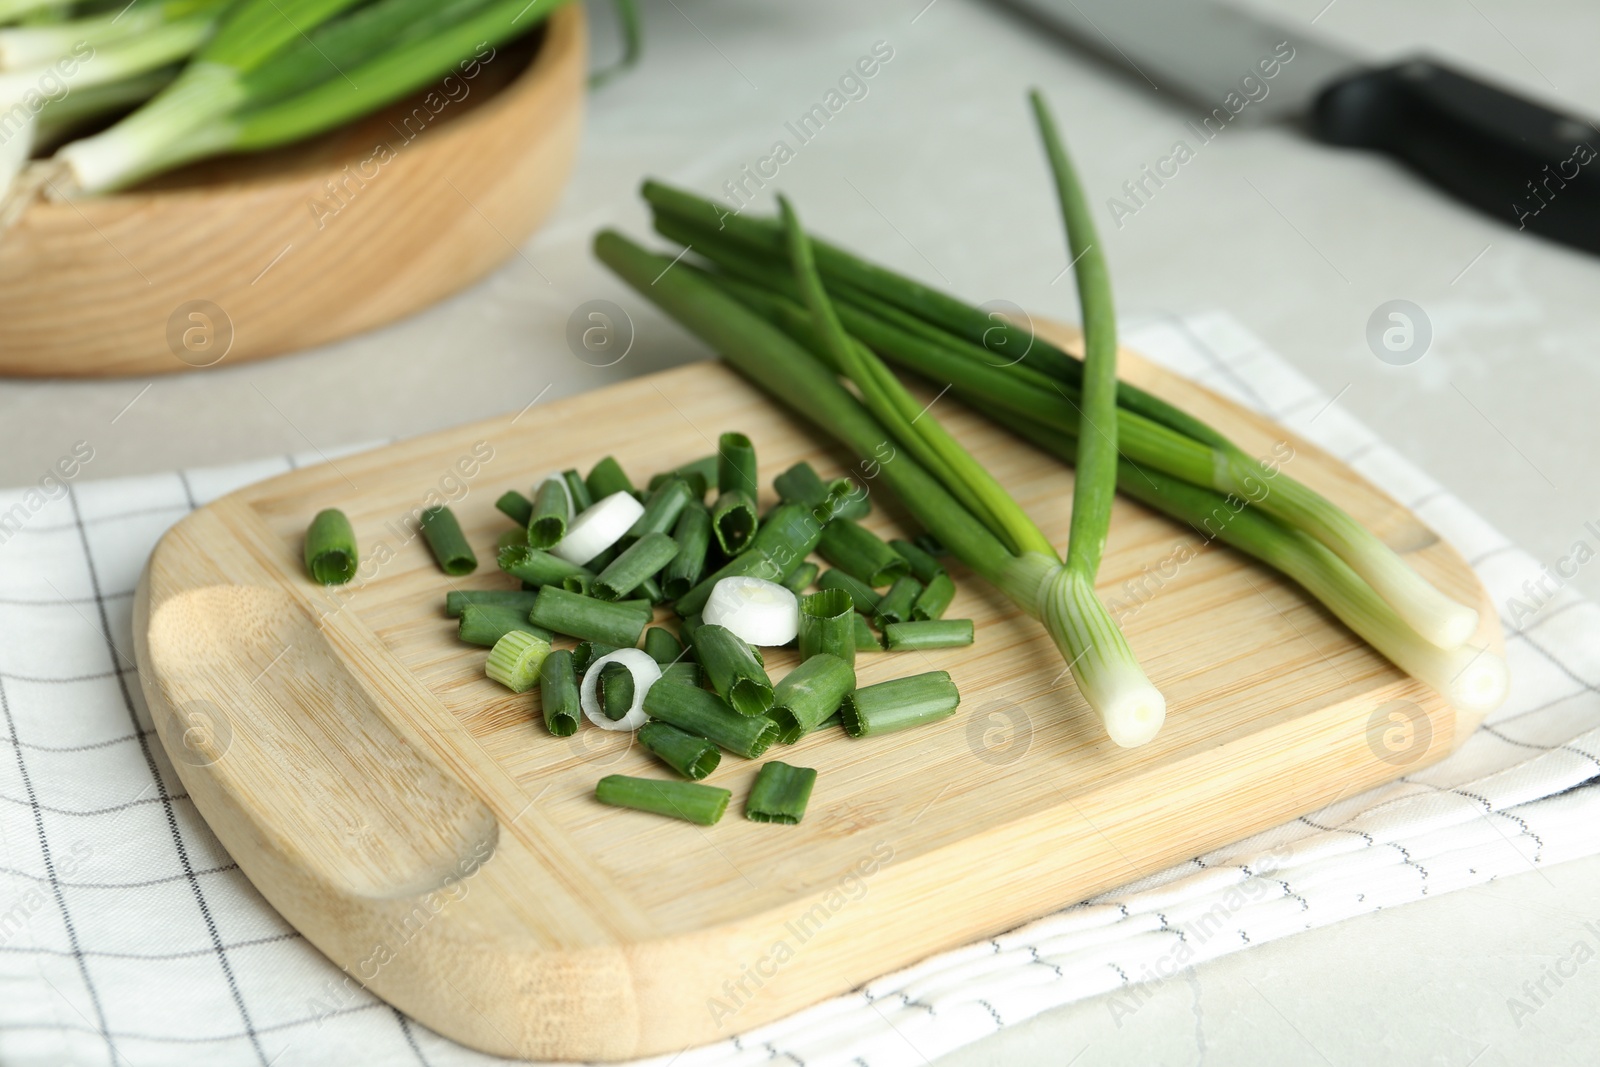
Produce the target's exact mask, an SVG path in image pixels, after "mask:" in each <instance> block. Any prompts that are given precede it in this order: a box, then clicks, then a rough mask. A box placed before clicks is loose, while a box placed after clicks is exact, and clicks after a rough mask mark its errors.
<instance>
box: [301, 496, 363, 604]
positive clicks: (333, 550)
mask: <svg viewBox="0 0 1600 1067" xmlns="http://www.w3.org/2000/svg"><path fill="white" fill-rule="evenodd" d="M305 555H306V570H308V571H310V572H311V577H312V578H314V579H315V580H317V581H319V582H321V583H322V584H323V585H343V584H344V583H345V582H348V581H349V580H350V579H351V578H354V577H355V575H356V564H357V562H358V557H357V554H356V532H355V531H354V530H352V529H351V528H350V520H349V519H347V518H345V515H344V512H342V511H340V510H339V509H338V508H327V509H325V510H323V511H319V512H317V517H316V518H314V519H312V520H311V527H310V528H309V529H308V530H306V553H305Z"/></svg>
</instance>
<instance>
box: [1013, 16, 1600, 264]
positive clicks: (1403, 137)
mask: <svg viewBox="0 0 1600 1067" xmlns="http://www.w3.org/2000/svg"><path fill="white" fill-rule="evenodd" d="M1005 2H1006V3H1008V4H1009V5H1010V6H1012V7H1015V8H1019V9H1022V10H1024V11H1026V12H1028V13H1029V14H1032V15H1033V16H1035V17H1036V18H1038V19H1039V20H1041V21H1043V22H1044V23H1046V24H1047V25H1049V26H1052V27H1054V28H1056V29H1058V30H1059V31H1061V32H1062V33H1064V34H1065V35H1066V36H1067V37H1069V38H1070V39H1072V40H1073V41H1074V42H1075V43H1077V44H1078V45H1080V46H1081V47H1083V48H1086V49H1088V50H1089V51H1091V52H1094V53H1096V54H1098V55H1099V56H1101V57H1102V58H1104V59H1106V60H1108V61H1110V62H1111V63H1113V64H1115V65H1117V66H1120V67H1122V68H1124V69H1125V70H1126V71H1127V72H1128V73H1129V74H1130V76H1132V77H1133V78H1134V79H1135V80H1138V81H1142V82H1145V83H1148V84H1149V85H1150V86H1151V87H1152V88H1154V89H1155V90H1157V91H1159V92H1162V93H1170V94H1173V95H1174V96H1176V97H1181V98H1184V99H1186V100H1187V101H1189V102H1190V103H1192V104H1194V105H1197V106H1198V107H1199V109H1200V113H1201V114H1202V115H1204V116H1205V118H1203V119H1202V120H1201V121H1202V122H1204V123H1206V125H1207V126H1208V127H1215V128H1219V129H1220V128H1222V127H1225V126H1228V125H1245V124H1252V123H1260V122H1270V121H1279V120H1285V119H1300V120H1303V122H1304V124H1305V126H1306V128H1307V129H1308V130H1309V132H1310V133H1311V134H1312V135H1313V136H1314V137H1316V138H1318V139H1319V140H1321V141H1324V142H1326V143H1328V144H1334V145H1341V146H1345V147H1352V148H1364V149H1368V150H1371V151H1377V152H1381V153H1384V154H1386V155H1388V156H1390V157H1392V158H1393V159H1395V160H1396V161H1398V162H1400V163H1403V164H1405V165H1406V166H1408V167H1409V168H1410V169H1411V170H1412V171H1413V172H1415V173H1417V174H1419V175H1421V176H1422V177H1424V178H1427V179H1428V180H1430V181H1431V182H1433V183H1434V184H1435V185H1437V186H1438V187H1440V188H1442V189H1444V190H1445V191H1446V192H1449V193H1451V194H1452V195H1454V196H1455V197H1456V198H1458V199H1459V200H1461V201H1462V202H1464V203H1466V204H1468V205H1470V206H1472V207H1475V208H1477V209H1478V210H1480V211H1483V212H1485V213H1487V214H1489V215H1491V216H1494V217H1496V218H1499V219H1501V220H1502V221H1505V222H1507V223H1509V224H1511V225H1513V226H1516V227H1517V228H1518V229H1519V230H1525V231H1528V232H1532V233H1537V234H1540V235H1542V236H1544V237H1548V238H1551V239H1554V240H1557V241H1560V242H1563V243H1565V244H1568V245H1571V246H1573V247H1575V248H1581V249H1584V250H1586V251H1590V252H1600V163H1597V162H1596V160H1597V157H1600V126H1596V125H1595V123H1594V122H1592V121H1591V120H1589V119H1586V118H1582V117H1580V116H1578V115H1575V114H1571V113H1568V112H1564V111H1561V110H1558V109H1556V108H1552V107H1548V106H1546V105H1544V104H1541V103H1536V102H1534V101H1531V100H1528V99H1526V98H1525V97H1522V96H1519V95H1517V94H1516V93H1514V92H1512V91H1510V90H1507V89H1503V88H1501V87H1499V86H1496V85H1493V84H1491V83H1490V82H1488V81H1485V80H1484V79H1482V78H1479V77H1478V76H1476V75H1473V74H1470V73H1467V72H1464V71H1461V70H1458V69H1454V68H1452V67H1450V66H1448V65H1446V64H1445V63H1443V62H1440V61H1438V60H1435V59H1431V58H1428V57H1426V56H1415V57H1410V58H1406V59H1403V60H1401V61H1399V62H1396V63H1390V64H1369V63H1367V62H1364V61H1363V60H1362V59H1361V58H1360V57H1358V56H1356V55H1354V54H1351V53H1347V52H1345V51H1344V50H1342V49H1340V48H1338V47H1337V46H1335V45H1334V44H1332V43H1330V42H1328V41H1327V40H1326V39H1324V38H1322V37H1320V36H1319V35H1318V34H1317V33H1316V32H1315V31H1314V30H1308V29H1300V28H1290V27H1285V26H1283V25H1281V24H1278V23H1275V22H1272V21H1271V20H1268V19H1265V18H1262V17H1261V16H1259V15H1257V14H1255V13H1254V12H1250V11H1246V10H1243V9H1240V8H1236V7H1231V6H1229V5H1227V4H1224V3H1218V2H1215V0H1005Z"/></svg>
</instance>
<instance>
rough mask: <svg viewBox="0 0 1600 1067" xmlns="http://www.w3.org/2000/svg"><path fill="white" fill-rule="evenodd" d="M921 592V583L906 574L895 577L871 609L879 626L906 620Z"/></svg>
mask: <svg viewBox="0 0 1600 1067" xmlns="http://www.w3.org/2000/svg"><path fill="white" fill-rule="evenodd" d="M921 594H922V583H921V582H919V581H917V580H916V579H915V578H913V577H911V575H909V574H907V575H904V576H902V577H899V578H896V579H895V580H894V584H893V585H891V586H890V587H889V591H888V592H887V593H885V594H883V598H882V599H881V600H879V601H878V606H877V607H876V608H874V609H873V615H874V616H875V617H876V618H877V620H878V625H879V626H880V627H883V626H887V625H889V624H890V623H893V622H906V621H907V620H909V619H910V618H911V606H912V605H913V604H915V603H916V602H917V597H918V596H920V595H921Z"/></svg>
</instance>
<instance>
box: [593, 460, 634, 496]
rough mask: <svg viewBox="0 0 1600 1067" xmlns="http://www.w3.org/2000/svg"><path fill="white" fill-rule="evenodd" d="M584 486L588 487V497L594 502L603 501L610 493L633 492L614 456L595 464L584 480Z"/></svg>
mask: <svg viewBox="0 0 1600 1067" xmlns="http://www.w3.org/2000/svg"><path fill="white" fill-rule="evenodd" d="M584 484H585V485H587V486H588V487H589V496H590V497H591V498H592V499H594V500H604V499H605V498H606V497H608V496H610V495H611V494H612V493H631V492H633V481H632V480H631V479H630V478H629V477H628V474H627V472H626V471H624V470H623V469H622V464H620V463H618V462H617V460H616V457H615V456H607V457H606V458H605V459H602V460H601V461H600V462H599V463H596V464H595V465H594V468H593V469H592V470H590V471H589V476H588V477H587V478H585V479H584Z"/></svg>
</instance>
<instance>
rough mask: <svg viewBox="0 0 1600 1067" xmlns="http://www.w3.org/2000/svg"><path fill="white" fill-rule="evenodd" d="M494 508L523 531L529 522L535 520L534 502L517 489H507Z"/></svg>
mask: <svg viewBox="0 0 1600 1067" xmlns="http://www.w3.org/2000/svg"><path fill="white" fill-rule="evenodd" d="M494 506H495V507H497V508H499V509H500V511H501V512H502V513H503V514H504V515H505V516H506V518H508V519H510V520H511V521H512V522H514V523H516V524H517V525H518V526H520V527H522V528H523V529H526V528H527V526H528V520H529V519H531V518H533V501H531V500H529V499H528V498H527V497H525V496H523V495H522V494H521V493H519V492H517V491H516V490H515V489H507V490H506V491H505V492H503V493H501V494H500V499H499V500H496V501H495V502H494Z"/></svg>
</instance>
